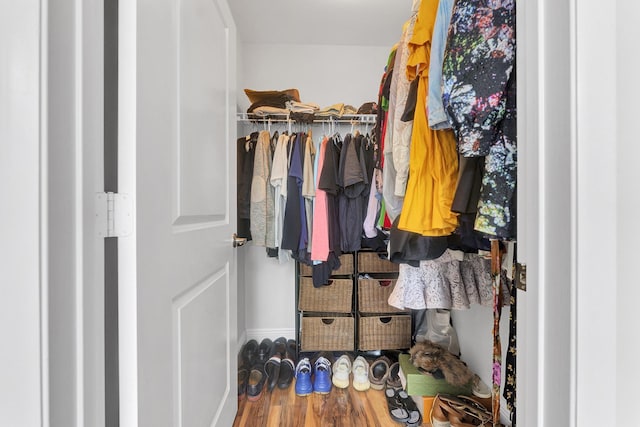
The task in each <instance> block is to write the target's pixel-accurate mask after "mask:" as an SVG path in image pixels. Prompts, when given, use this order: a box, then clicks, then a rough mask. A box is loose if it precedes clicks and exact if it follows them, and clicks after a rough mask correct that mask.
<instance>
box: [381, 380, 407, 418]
mask: <svg viewBox="0 0 640 427" xmlns="http://www.w3.org/2000/svg"><path fill="white" fill-rule="evenodd" d="M400 392H404V391H403V390H402V389H397V388H389V387H387V388H386V389H385V391H384V395H385V397H386V399H387V406H388V407H389V415H391V419H393V420H394V421H397V422H399V423H404V422H407V421H408V420H409V412H408V411H407V408H405V406H404V405H403V404H402V400H401V399H400ZM405 395H406V393H405Z"/></svg>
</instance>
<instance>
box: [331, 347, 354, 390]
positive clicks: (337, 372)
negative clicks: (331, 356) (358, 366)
mask: <svg viewBox="0 0 640 427" xmlns="http://www.w3.org/2000/svg"><path fill="white" fill-rule="evenodd" d="M349 374H351V359H350V358H349V356H347V355H346V354H343V355H342V356H340V357H339V358H338V360H336V361H335V362H333V378H332V381H333V385H334V386H336V387H338V388H347V387H349Z"/></svg>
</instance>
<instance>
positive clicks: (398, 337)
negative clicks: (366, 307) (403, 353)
mask: <svg viewBox="0 0 640 427" xmlns="http://www.w3.org/2000/svg"><path fill="white" fill-rule="evenodd" d="M358 335H359V337H358V346H359V349H360V350H363V351H369V350H395V349H405V348H409V347H411V316H362V317H360V322H359V329H358Z"/></svg>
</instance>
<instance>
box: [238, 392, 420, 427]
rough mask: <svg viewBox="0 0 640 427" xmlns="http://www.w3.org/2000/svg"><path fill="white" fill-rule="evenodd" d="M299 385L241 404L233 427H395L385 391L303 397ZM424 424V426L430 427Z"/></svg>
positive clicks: (334, 393)
mask: <svg viewBox="0 0 640 427" xmlns="http://www.w3.org/2000/svg"><path fill="white" fill-rule="evenodd" d="M294 386H295V384H291V386H290V387H289V388H288V389H286V390H279V389H277V388H276V389H275V390H273V391H272V392H266V391H265V392H264V393H263V395H262V397H261V398H260V399H259V400H257V401H255V402H249V401H248V400H247V399H246V398H245V399H243V400H241V401H240V402H239V404H238V414H237V415H236V419H235V421H234V423H233V427H395V426H402V425H403V424H400V423H397V422H395V421H393V420H392V419H391V417H390V416H389V413H388V411H387V402H386V400H385V397H384V392H383V391H378V390H368V391H366V392H359V391H356V390H354V389H353V388H352V387H348V388H346V389H339V388H336V387H333V388H332V389H331V393H329V394H326V395H322V394H315V393H312V394H311V395H310V396H306V397H299V396H296V393H295V387H294ZM427 421H428V420H424V424H423V426H430V424H429V423H428V422H427Z"/></svg>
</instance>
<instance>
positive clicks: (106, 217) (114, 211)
mask: <svg viewBox="0 0 640 427" xmlns="http://www.w3.org/2000/svg"><path fill="white" fill-rule="evenodd" d="M132 224H133V204H132V202H131V198H130V197H129V196H128V195H126V194H119V193H98V194H96V229H97V230H98V237H125V236H128V235H129V234H131V229H132Z"/></svg>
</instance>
